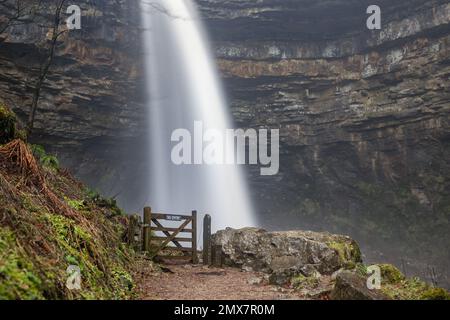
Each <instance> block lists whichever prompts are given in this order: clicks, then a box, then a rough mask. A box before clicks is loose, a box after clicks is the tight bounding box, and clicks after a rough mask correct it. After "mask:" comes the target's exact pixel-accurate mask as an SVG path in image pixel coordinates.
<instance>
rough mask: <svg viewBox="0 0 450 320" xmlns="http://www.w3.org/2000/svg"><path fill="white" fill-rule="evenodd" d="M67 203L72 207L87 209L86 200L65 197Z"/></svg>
mask: <svg viewBox="0 0 450 320" xmlns="http://www.w3.org/2000/svg"><path fill="white" fill-rule="evenodd" d="M65 200H66V202H67V204H68V205H69V207H71V208H72V209H75V210H79V211H81V210H85V209H86V204H85V202H84V200H71V199H69V198H67V197H66V198H65Z"/></svg>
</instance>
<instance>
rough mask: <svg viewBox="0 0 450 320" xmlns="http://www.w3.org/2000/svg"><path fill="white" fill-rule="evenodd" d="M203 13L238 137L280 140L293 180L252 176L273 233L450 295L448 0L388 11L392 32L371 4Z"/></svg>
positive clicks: (250, 6)
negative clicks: (291, 233)
mask: <svg viewBox="0 0 450 320" xmlns="http://www.w3.org/2000/svg"><path fill="white" fill-rule="evenodd" d="M198 2H199V4H200V7H201V9H202V12H203V15H204V17H205V19H206V24H207V27H208V30H210V33H211V38H212V40H213V42H214V47H215V52H216V55H217V57H218V63H219V67H220V69H221V71H222V73H223V75H224V80H225V84H226V88H227V91H228V95H229V97H230V101H231V105H232V110H233V114H234V118H235V120H236V122H237V124H238V125H239V126H244V127H260V126H263V127H270V128H279V129H280V133H281V140H282V141H281V150H280V151H281V160H280V162H281V173H280V175H278V176H275V177H260V176H259V173H258V171H257V170H254V171H253V170H249V175H250V178H251V180H252V186H253V190H254V196H255V198H256V199H257V201H256V203H258V204H259V205H260V208H259V212H261V213H264V215H263V216H262V217H261V221H263V222H264V225H265V226H266V227H271V228H276V229H278V228H284V229H289V228H292V225H296V226H299V227H301V228H303V229H305V228H312V229H316V230H328V231H333V232H339V233H347V234H350V235H351V236H353V237H355V238H356V239H357V240H358V241H359V242H360V243H361V244H362V248H363V252H364V253H365V254H366V257H367V258H369V260H377V261H379V260H389V261H392V262H394V263H396V264H397V265H403V268H404V269H405V270H404V271H406V272H410V273H420V274H421V275H422V276H424V277H428V279H430V276H429V275H430V273H433V271H432V270H433V268H432V267H429V266H428V265H434V266H438V267H435V268H437V269H435V272H436V273H437V274H438V275H437V276H436V277H437V278H439V281H441V282H442V281H443V282H446V281H447V282H448V276H449V274H448V270H449V265H450V256H449V251H448V250H447V248H448V245H449V244H450V239H449V237H448V236H447V234H448V230H449V227H450V225H449V218H450V202H449V201H450V199H449V196H448V195H449V192H450V164H449V162H448V159H449V158H450V130H449V114H450V113H449V112H450V91H449V85H450V82H449V75H450V64H449V63H450V4H449V3H448V1H439V0H428V1H378V5H380V7H381V13H382V29H381V30H380V31H376V30H375V31H371V30H368V29H367V27H366V19H367V17H368V15H367V14H366V9H367V7H368V5H370V4H372V3H371V1H350V0H345V1H344V0H340V1H338V0H337V1H331V2H330V1H317V0H315V1H312V0H311V1H309V0H297V1H289V0H284V1H276V0H263V1H257V2H255V1H233V0H229V1H226V0H220V1H219V0H199V1H198ZM436 270H438V271H436ZM433 277H435V276H433ZM446 279H447V280H446Z"/></svg>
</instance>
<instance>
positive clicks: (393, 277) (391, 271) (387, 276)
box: [378, 264, 405, 284]
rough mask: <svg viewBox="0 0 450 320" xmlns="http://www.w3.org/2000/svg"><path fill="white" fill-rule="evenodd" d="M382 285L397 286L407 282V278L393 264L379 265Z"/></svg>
mask: <svg viewBox="0 0 450 320" xmlns="http://www.w3.org/2000/svg"><path fill="white" fill-rule="evenodd" d="M378 267H380V270H381V281H382V283H390V284H395V283H399V282H401V281H403V280H405V276H404V275H403V273H401V271H400V270H398V269H397V268H396V267H394V266H393V265H392V264H379V265H378Z"/></svg>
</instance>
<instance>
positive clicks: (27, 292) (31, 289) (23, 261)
mask: <svg viewBox="0 0 450 320" xmlns="http://www.w3.org/2000/svg"><path fill="white" fill-rule="evenodd" d="M0 279H1V281H0V300H4V299H16V300H17V299H20V300H34V299H43V296H42V289H41V286H42V283H41V280H40V279H39V277H38V276H37V275H36V271H35V267H34V265H33V263H32V262H31V261H29V259H28V258H27V257H26V254H25V252H23V250H22V249H21V247H19V246H17V243H16V239H15V236H14V234H13V232H12V231H11V230H9V229H7V228H3V227H0Z"/></svg>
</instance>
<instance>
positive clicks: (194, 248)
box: [192, 210, 198, 264]
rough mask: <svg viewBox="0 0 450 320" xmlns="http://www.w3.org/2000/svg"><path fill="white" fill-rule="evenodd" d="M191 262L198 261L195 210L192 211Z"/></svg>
mask: <svg viewBox="0 0 450 320" xmlns="http://www.w3.org/2000/svg"><path fill="white" fill-rule="evenodd" d="M192 263H194V264H197V263H198V255H197V211H195V210H194V211H192Z"/></svg>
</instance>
